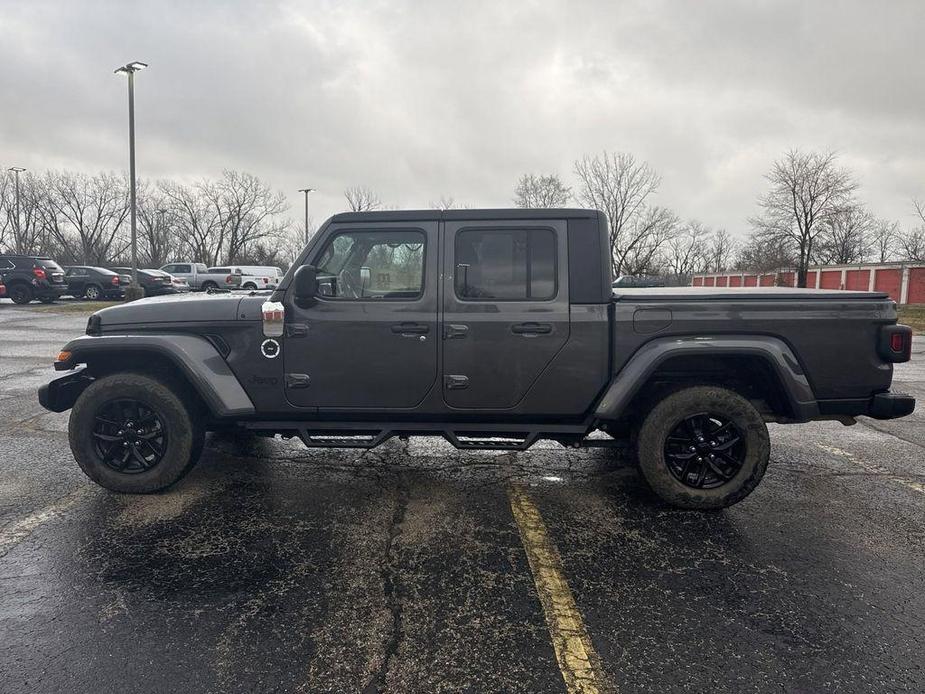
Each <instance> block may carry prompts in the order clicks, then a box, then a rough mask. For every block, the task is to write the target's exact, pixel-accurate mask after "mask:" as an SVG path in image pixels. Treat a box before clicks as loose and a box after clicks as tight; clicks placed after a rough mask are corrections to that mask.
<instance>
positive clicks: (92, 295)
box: [84, 284, 103, 301]
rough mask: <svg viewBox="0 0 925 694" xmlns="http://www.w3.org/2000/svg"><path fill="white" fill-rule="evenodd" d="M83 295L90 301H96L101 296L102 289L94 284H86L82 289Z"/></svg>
mask: <svg viewBox="0 0 925 694" xmlns="http://www.w3.org/2000/svg"><path fill="white" fill-rule="evenodd" d="M84 297H85V298H87V299H89V300H90V301H97V300H98V299H101V298H102V297H103V290H102V289H101V288H100V287H99V286H97V285H95V284H90V285H87V288H86V289H85V290H84Z"/></svg>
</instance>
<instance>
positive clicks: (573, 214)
mask: <svg viewBox="0 0 925 694" xmlns="http://www.w3.org/2000/svg"><path fill="white" fill-rule="evenodd" d="M597 215H598V211H597V210H582V209H575V208H565V207H563V208H551V209H527V208H520V207H515V208H506V209H497V210H492V209H485V210H377V211H373V212H341V213H340V214H336V215H334V216H333V217H331V221H332V222H412V221H413V222H438V221H447V222H451V221H477V220H482V219H587V218H589V217H592V218H593V217H597Z"/></svg>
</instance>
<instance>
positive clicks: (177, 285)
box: [167, 273, 190, 294]
mask: <svg viewBox="0 0 925 694" xmlns="http://www.w3.org/2000/svg"><path fill="white" fill-rule="evenodd" d="M167 274H170V273H167ZM170 281H171V284H172V285H173V288H174V289H176V290H177V292H179V293H180V294H185V293H186V292H188V291H190V286H189V282H187V281H186V280H185V279H183V278H182V277H174V276H173V275H170Z"/></svg>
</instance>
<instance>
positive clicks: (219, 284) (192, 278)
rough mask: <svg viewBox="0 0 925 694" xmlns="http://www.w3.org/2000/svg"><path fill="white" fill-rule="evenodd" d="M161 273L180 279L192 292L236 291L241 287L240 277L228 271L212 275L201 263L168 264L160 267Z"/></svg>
mask: <svg viewBox="0 0 925 694" xmlns="http://www.w3.org/2000/svg"><path fill="white" fill-rule="evenodd" d="M161 271H162V272H166V273H168V274H171V275H173V276H174V277H182V278H183V279H185V280H186V282H187V284H189V286H190V289H193V290H197V289H201V290H203V291H205V290H208V289H238V288H239V287H240V286H241V276H240V275H234V274H233V273H231V272H230V271H227V272H216V273H213V272H210V271H209V270H208V269H207V268H206V266H205V264H203V263H193V262H179V263H168V264H167V265H162V266H161Z"/></svg>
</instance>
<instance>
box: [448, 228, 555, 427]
mask: <svg viewBox="0 0 925 694" xmlns="http://www.w3.org/2000/svg"><path fill="white" fill-rule="evenodd" d="M443 245H444V254H443V255H444V275H445V279H444V291H443V295H444V299H443V398H444V402H445V403H446V404H447V405H448V406H449V407H451V408H458V409H489V410H505V409H510V408H512V407H515V406H516V405H517V404H518V403H520V402H521V401H522V400H523V399H524V398H525V396H527V393H528V391H529V390H530V386H531V385H532V384H533V383H534V382H535V381H536V379H537V378H538V377H539V375H540V374H541V373H542V372H543V369H545V368H546V366H547V365H548V364H549V362H550V361H551V360H552V359H553V357H554V356H555V355H556V353H557V352H558V351H559V350H560V349H561V348H562V346H563V345H564V344H565V343H566V341H567V340H568V336H569V299H568V239H567V234H566V224H565V222H564V221H557V220H542V221H540V222H534V221H529V222H528V221H525V222H518V221H511V220H505V221H498V222H492V221H448V222H446V223H445V230H444V244H443Z"/></svg>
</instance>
